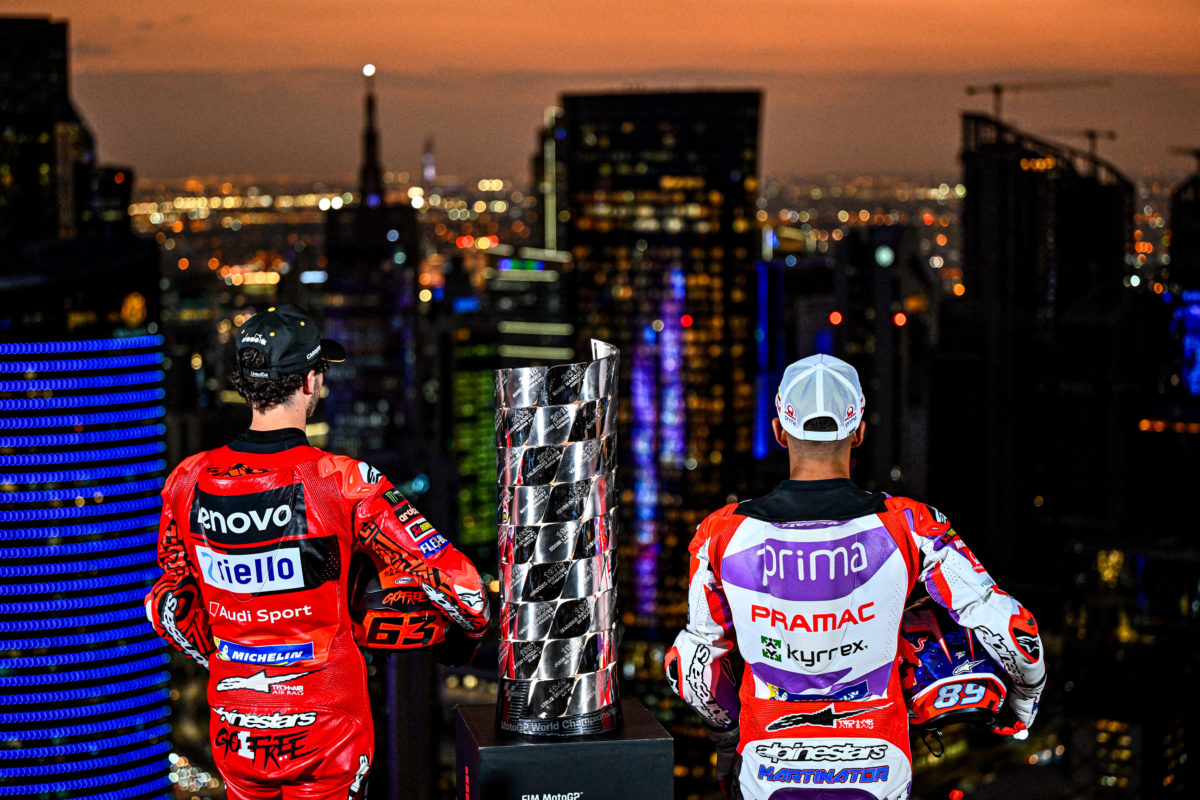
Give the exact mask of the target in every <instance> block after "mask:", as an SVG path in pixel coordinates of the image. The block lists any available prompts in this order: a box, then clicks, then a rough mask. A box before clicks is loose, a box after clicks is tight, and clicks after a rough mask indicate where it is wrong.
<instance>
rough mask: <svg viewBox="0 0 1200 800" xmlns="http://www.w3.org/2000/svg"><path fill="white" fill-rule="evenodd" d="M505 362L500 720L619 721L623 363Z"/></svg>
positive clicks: (604, 356) (607, 358)
mask: <svg viewBox="0 0 1200 800" xmlns="http://www.w3.org/2000/svg"><path fill="white" fill-rule="evenodd" d="M592 358H593V359H594V360H592V361H589V362H586V363H577V364H562V365H558V366H552V367H525V368H521V369H506V370H497V371H496V470H497V483H498V485H499V488H498V502H499V506H498V520H499V530H498V535H499V552H500V696H499V707H498V709H497V725H498V726H499V728H500V729H501V730H502V731H507V732H511V733H521V734H532V735H541V736H578V735H585V734H593V733H601V732H605V731H611V730H615V729H617V728H619V727H620V726H621V706H620V703H619V702H618V699H617V677H618V676H617V672H616V668H617V642H616V623H617V615H616V543H617V524H618V523H617V516H616V508H617V484H616V455H617V447H616V445H617V442H616V439H617V436H616V429H617V426H616V421H617V398H616V393H617V375H618V373H617V364H618V360H619V351H618V350H617V349H616V348H615V347H613V346H612V345H610V344H607V343H605V342H600V341H598V340H595V339H593V340H592Z"/></svg>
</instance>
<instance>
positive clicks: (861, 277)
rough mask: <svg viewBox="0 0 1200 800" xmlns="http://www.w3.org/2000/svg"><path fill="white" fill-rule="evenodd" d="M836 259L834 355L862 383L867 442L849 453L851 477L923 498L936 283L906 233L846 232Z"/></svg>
mask: <svg viewBox="0 0 1200 800" xmlns="http://www.w3.org/2000/svg"><path fill="white" fill-rule="evenodd" d="M834 252H836V254H837V255H836V261H837V268H836V272H835V278H834V285H835V294H836V298H837V304H836V307H835V313H836V316H834V317H833V319H836V321H837V324H836V325H834V326H832V331H833V332H834V343H835V349H834V350H833V351H832V352H834V353H835V354H837V355H839V356H841V357H843V358H845V359H846V360H848V361H849V362H850V363H851V364H853V365H854V366H855V368H856V369H858V371H859V374H860V375H862V376H864V378H865V380H866V383H865V385H864V386H863V390H864V392H865V393H866V397H867V418H866V419H867V422H868V429H867V430H868V435H867V438H866V440H865V441H864V442H863V445H862V447H859V448H858V449H856V450H855V451H854V453H853V456H854V460H855V466H854V477H855V479H856V480H857V481H858V483H859V484H860V485H861V486H863V487H865V488H868V489H872V490H883V491H886V492H888V493H889V494H897V495H901V494H903V495H911V496H913V497H927V496H928V472H929V461H928V457H929V453H928V440H929V429H930V421H931V420H930V405H929V404H930V391H929V381H930V377H931V375H932V367H933V358H934V347H935V344H936V341H937V314H936V310H937V298H938V294H939V287H938V278H937V276H936V274H935V273H934V271H933V269H932V268H931V267H929V265H928V260H927V259H924V258H921V257H920V252H919V243H918V232H917V230H916V229H915V228H913V227H912V226H909V225H899V224H895V225H871V226H865V227H862V228H851V229H850V230H849V231H848V232H847V233H846V235H845V237H844V239H843V240H842V242H841V246H840V247H838V248H836V250H835V251H834ZM831 321H832V320H831Z"/></svg>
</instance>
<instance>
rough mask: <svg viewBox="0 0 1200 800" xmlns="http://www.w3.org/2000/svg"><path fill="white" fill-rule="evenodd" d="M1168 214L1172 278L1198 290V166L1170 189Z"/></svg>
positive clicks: (1199, 151) (1199, 286)
mask: <svg viewBox="0 0 1200 800" xmlns="http://www.w3.org/2000/svg"><path fill="white" fill-rule="evenodd" d="M1197 154H1198V155H1197V158H1200V150H1198V151H1197ZM1170 214H1171V216H1170V220H1171V278H1172V279H1173V280H1174V281H1175V282H1176V283H1178V284H1179V286H1180V287H1182V288H1183V289H1186V290H1190V291H1197V290H1200V167H1198V168H1197V171H1196V172H1193V173H1192V174H1191V175H1189V176H1188V177H1187V179H1186V180H1183V181H1181V182H1180V183H1179V185H1178V186H1176V187H1175V188H1174V189H1172V190H1171V212H1170Z"/></svg>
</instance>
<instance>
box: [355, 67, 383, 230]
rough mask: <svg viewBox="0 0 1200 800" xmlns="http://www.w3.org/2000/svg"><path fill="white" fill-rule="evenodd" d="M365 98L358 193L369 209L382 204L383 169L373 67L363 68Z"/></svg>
mask: <svg viewBox="0 0 1200 800" xmlns="http://www.w3.org/2000/svg"><path fill="white" fill-rule="evenodd" d="M363 76H364V77H365V78H366V81H367V97H366V105H365V108H364V110H365V117H366V119H365V120H364V125H363V160H362V166H361V167H360V168H359V170H358V191H359V195H360V196H361V197H362V202H363V203H364V204H366V205H367V206H370V207H375V206H378V205H380V204H381V203H383V168H382V167H381V166H380V165H379V128H378V127H377V126H376V124H375V65H374V64H366V65H365V66H363Z"/></svg>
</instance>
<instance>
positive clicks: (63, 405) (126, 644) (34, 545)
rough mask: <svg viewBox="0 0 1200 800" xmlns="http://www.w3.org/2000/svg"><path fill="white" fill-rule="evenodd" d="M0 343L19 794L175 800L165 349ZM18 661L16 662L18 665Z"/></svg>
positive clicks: (0, 433) (0, 712)
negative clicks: (164, 514) (151, 618)
mask: <svg viewBox="0 0 1200 800" xmlns="http://www.w3.org/2000/svg"><path fill="white" fill-rule="evenodd" d="M6 338H7V339H8V341H6V342H5V343H3V344H0V411H2V412H3V416H2V418H0V487H2V489H0V540H3V544H4V547H3V549H0V554H2V555H0V579H2V580H0V650H3V651H4V652H5V654H6V656H10V657H5V658H3V659H0V688H2V689H3V706H2V707H0V728H2V729H3V730H4V736H3V738H4V739H5V740H7V741H10V742H11V741H17V742H19V743H20V744H21V747H20V748H19V749H17V750H11V749H6V750H4V751H3V752H0V780H2V781H3V784H4V786H5V790H6V793H11V792H13V791H14V790H18V789H19V788H20V787H24V791H22V792H20V793H25V794H29V793H34V794H37V793H41V792H63V791H65V792H68V793H69V796H71V797H79V798H82V797H89V796H94V795H98V794H101V793H105V796H106V797H113V798H117V797H129V798H134V797H160V796H166V792H167V789H168V787H169V786H170V783H169V781H168V779H167V766H168V765H167V753H168V751H169V750H170V747H171V745H170V743H169V742H168V741H167V735H168V733H169V731H170V726H169V725H168V723H167V716H168V708H167V703H166V701H167V689H166V684H167V672H166V666H167V663H168V661H169V657H168V655H167V653H166V652H165V650H166V648H165V647H164V645H163V643H162V641H161V640H160V639H159V638H158V637H157V636H156V635H155V633H154V630H153V629H152V628H151V627H150V624H149V623H148V622H147V621H146V617H145V612H144V610H143V608H142V598H143V596H144V595H145V593H146V591H147V589H148V588H149V586H150V584H151V583H152V582H153V580H154V579H155V578H156V577H157V576H158V575H159V574H160V572H161V571H160V570H159V569H158V567H157V565H156V563H155V549H154V548H155V540H156V538H157V532H158V512H159V507H160V498H159V494H158V493H159V490H160V489H161V487H162V482H163V476H164V474H165V473H164V470H165V469H166V462H165V461H164V460H163V451H164V450H165V444H164V436H163V434H164V432H165V426H164V424H163V418H164V416H165V409H164V408H163V406H162V405H161V402H162V398H163V390H162V388H161V383H162V376H163V373H162V337H160V336H157V335H131V336H126V337H123V338H106V339H71V340H61V341H39V342H13V341H11V339H12V337H11V336H9V337H6ZM10 654H11V655H10Z"/></svg>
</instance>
